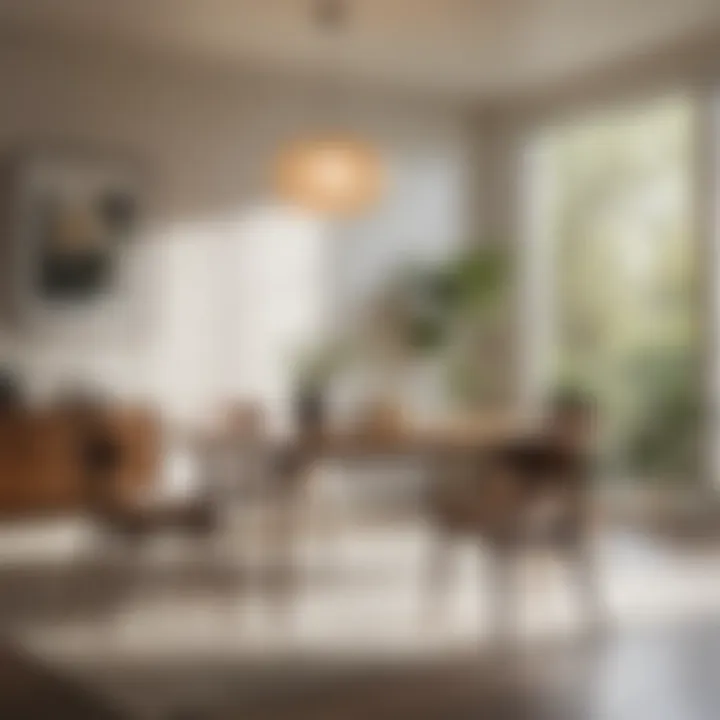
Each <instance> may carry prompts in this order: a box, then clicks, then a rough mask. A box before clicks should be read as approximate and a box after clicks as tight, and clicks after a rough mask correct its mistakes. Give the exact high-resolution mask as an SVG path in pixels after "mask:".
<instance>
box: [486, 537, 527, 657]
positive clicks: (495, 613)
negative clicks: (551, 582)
mask: <svg viewBox="0 0 720 720" xmlns="http://www.w3.org/2000/svg"><path fill="white" fill-rule="evenodd" d="M517 560H518V558H517V552H516V551H514V550H513V549H512V548H506V547H502V546H494V547H492V548H491V549H490V552H489V578H488V580H489V582H488V591H489V599H490V602H489V612H488V615H487V619H488V623H489V634H490V638H491V640H492V641H494V642H497V643H501V644H504V643H506V642H508V641H510V640H511V639H512V638H513V637H514V635H515V632H516V630H517V624H518V619H519V618H518V587H517Z"/></svg>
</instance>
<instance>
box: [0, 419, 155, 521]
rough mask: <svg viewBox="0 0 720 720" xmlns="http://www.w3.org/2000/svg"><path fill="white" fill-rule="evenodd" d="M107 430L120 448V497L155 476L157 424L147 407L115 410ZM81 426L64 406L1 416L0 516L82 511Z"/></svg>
mask: <svg viewBox="0 0 720 720" xmlns="http://www.w3.org/2000/svg"><path fill="white" fill-rule="evenodd" d="M109 422H110V427H111V428H112V429H113V432H114V433H116V440H117V441H118V442H119V443H120V445H121V447H122V453H121V461H120V467H119V470H118V472H117V475H116V478H117V480H116V482H117V483H118V485H119V490H120V492H121V493H122V494H123V495H127V496H133V495H136V494H137V493H138V492H141V491H142V489H143V488H145V487H147V486H148V485H149V484H150V483H152V482H153V479H154V478H155V477H157V474H158V467H159V462H160V423H159V421H158V419H157V417H156V416H155V415H154V414H153V413H152V412H151V411H150V410H148V409H147V408H144V407H139V406H119V405H118V406H116V407H113V408H112V411H111V412H110V414H109ZM81 433H82V428H81V427H79V426H78V423H77V422H76V421H75V420H74V416H73V413H72V412H70V411H68V410H67V409H65V408H62V407H53V408H51V407H48V408H42V409H26V408H13V409H7V410H4V411H2V412H0V518H2V519H12V518H22V517H31V516H36V515H47V514H55V513H66V512H74V511H78V510H82V509H83V508H84V507H86V500H87V498H86V492H87V490H86V484H85V481H86V476H85V468H84V467H83V457H82V452H80V447H81V443H82V439H81Z"/></svg>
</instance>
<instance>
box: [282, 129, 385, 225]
mask: <svg viewBox="0 0 720 720" xmlns="http://www.w3.org/2000/svg"><path fill="white" fill-rule="evenodd" d="M276 184H277V190H278V191H279V193H280V195H281V197H282V198H283V199H284V200H285V201H287V202H289V203H291V204H293V205H295V206H298V207H301V208H304V209H306V210H310V211H312V212H317V213H321V214H327V215H353V214H356V213H359V212H361V211H362V210H364V209H365V208H367V207H368V206H369V205H371V204H372V203H373V202H375V201H376V200H377V199H378V197H379V196H380V193H381V192H382V190H383V187H384V185H385V173H384V168H383V166H382V162H381V160H380V157H379V155H378V153H377V152H376V151H375V149H374V148H373V147H372V146H371V145H369V144H367V143H364V142H362V141H361V140H359V139H356V138H352V137H342V136H336V137H319V138H315V139H312V138H311V139H305V140H301V141H299V142H296V143H294V144H292V145H290V146H288V147H287V148H285V149H284V151H283V152H281V154H280V156H279V157H278V159H277V167H276Z"/></svg>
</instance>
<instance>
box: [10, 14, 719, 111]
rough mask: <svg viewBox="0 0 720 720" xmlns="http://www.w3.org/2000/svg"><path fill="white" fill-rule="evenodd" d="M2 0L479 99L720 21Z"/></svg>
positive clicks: (192, 46)
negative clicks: (316, 14)
mask: <svg viewBox="0 0 720 720" xmlns="http://www.w3.org/2000/svg"><path fill="white" fill-rule="evenodd" d="M349 2H350V7H349V22H348V24H347V25H346V26H345V27H344V28H341V29H339V30H338V32H336V33H328V31H326V30H323V29H321V28H319V27H318V26H317V25H316V24H315V23H314V22H313V20H312V12H311V11H312V7H313V0H3V1H2V3H1V4H0V28H4V29H5V31H6V32H12V33H13V34H14V35H15V36H16V37H18V36H19V37H23V33H25V34H27V36H28V37H29V36H33V37H38V36H39V37H42V38H46V37H48V36H51V35H52V36H53V37H58V38H65V39H67V40H70V41H72V42H73V43H75V44H82V43H83V42H88V43H92V44H94V45H97V44H98V43H99V44H102V45H106V46H109V47H118V48H121V49H125V50H138V51H140V50H153V51H159V52H163V53H168V54H170V53H173V54H175V55H179V54H182V55H184V56H187V57H190V58H192V59H194V60H201V59H202V60H207V61H212V62H218V63H223V64H227V65H228V66H238V67H245V68H247V67H251V68H261V69H263V70H266V69H269V70H281V71H301V72H304V73H308V74H318V75H319V74H322V75H340V74H343V75H352V76H355V77H357V78H359V79H363V80H366V81H371V82H382V83H385V84H387V85H404V86H407V87H409V88H416V89H427V90H443V91H448V92H457V93H464V94H468V95H470V94H471V95H473V96H477V97H483V96H491V95H493V94H498V93H513V92H522V91H525V90H529V89H537V88H538V87H542V86H544V85H548V84H553V83H561V82H562V81H563V80H565V79H568V78H575V77H578V75H582V73H583V72H590V71H595V70H597V69H599V68H602V67H603V66H604V65H606V64H617V63H618V62H620V61H622V60H624V59H625V58H629V57H631V56H635V55H639V54H643V53H647V52H650V51H654V50H656V49H658V48H661V47H662V46H663V45H672V44H673V43H674V42H676V41H678V40H679V39H681V38H688V37H692V35H693V33H696V32H697V33H701V32H702V33H706V32H707V30H708V28H714V27H719V28H720V1H719V0H349Z"/></svg>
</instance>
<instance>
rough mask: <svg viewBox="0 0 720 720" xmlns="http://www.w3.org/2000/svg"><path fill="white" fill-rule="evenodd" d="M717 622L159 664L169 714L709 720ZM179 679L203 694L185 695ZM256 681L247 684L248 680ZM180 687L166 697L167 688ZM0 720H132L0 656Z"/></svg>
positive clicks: (320, 719)
mask: <svg viewBox="0 0 720 720" xmlns="http://www.w3.org/2000/svg"><path fill="white" fill-rule="evenodd" d="M718 668H720V620H718V619H714V620H713V619H708V618H706V619H703V620H697V621H694V622H692V623H690V624H685V625H681V626H673V627H663V628H657V627H656V628H653V629H649V628H646V629H644V630H641V631H635V632H628V631H623V632H622V633H621V634H618V635H613V634H612V633H610V634H608V635H605V636H604V637H600V636H594V637H588V638H585V639H584V640H580V639H577V638H576V639H575V640H573V641H572V642H565V643H563V642H556V643H554V644H545V645H541V644H540V645H538V644H536V645H534V646H533V647H532V648H529V647H526V648H525V649H521V648H515V650H514V651H512V652H510V651H505V652H503V653H497V654H493V653H491V652H489V651H485V652H482V653H477V654H472V655H463V656H455V657H448V658H445V659H443V660H438V659H436V660H435V661H433V663H427V664H419V665H416V666H412V667H409V666H405V667H399V666H390V665H388V666H382V664H376V665H375V666H373V667H357V668H354V669H351V668H347V667H345V668H344V669H342V670H339V669H338V668H333V667H331V666H325V667H323V666H315V667H306V668H301V667H297V666H296V667H295V669H294V670H292V669H290V668H285V669H281V668H276V669H275V671H274V674H273V675H272V676H270V675H267V676H265V677H264V678H263V677H261V676H259V675H257V674H253V672H250V673H249V674H248V673H246V672H245V670H243V668H242V667H233V666H232V665H225V666H222V665H215V666H213V665H212V664H211V665H209V666H208V665H207V663H205V662H203V663H198V664H195V665H194V664H193V663H192V662H189V663H186V664H185V666H184V670H183V671H180V672H179V671H178V668H177V666H176V667H175V668H162V667H156V668H153V669H152V670H150V671H149V672H148V669H147V668H145V671H146V672H148V677H147V678H146V681H147V682H149V683H152V682H154V683H155V684H156V685H157V684H158V683H159V682H160V680H161V679H163V680H164V685H165V696H166V698H165V699H166V703H165V704H164V707H163V709H162V711H159V712H157V713H151V714H150V715H144V714H143V715H138V717H153V718H166V719H167V720H172V719H176V720H183V719H185V720H192V719H197V720H200V719H202V720H241V719H242V720H248V719H249V720H252V719H256V720H291V719H292V720H330V719H331V718H339V719H343V720H361V719H365V718H372V719H373V720H385V719H386V718H387V719H388V720H390V719H391V718H392V719H393V720H396V719H397V718H413V719H417V720H435V719H438V720H439V719H443V720H466V719H470V718H488V720H637V719H638V718H652V720H715V719H716V718H717V717H718V712H719V711H720V683H718ZM185 675H187V678H188V679H189V680H190V681H191V682H194V683H195V684H196V685H197V683H198V680H199V679H202V680H204V686H205V693H204V697H203V698H196V700H195V701H193V702H188V701H187V700H185V701H181V700H180V699H179V698H180V697H181V696H182V695H183V693H182V692H181V691H180V689H181V688H182V685H183V684H184V680H185ZM251 680H252V682H251ZM173 687H175V688H176V689H177V690H178V692H177V696H178V700H177V702H175V703H173V692H172V688H173ZM0 717H2V718H3V720H5V719H7V720H24V719H27V720H44V719H45V718H48V720H50V719H52V720H64V719H65V718H68V720H70V719H72V720H84V719H87V720H96V719H97V720H105V719H108V720H110V719H117V720H120V718H122V717H127V718H131V717H133V715H132V714H131V713H128V714H125V715H122V714H120V713H119V712H117V711H114V710H112V709H111V708H110V707H109V706H108V705H107V704H104V703H103V702H101V701H100V700H99V699H98V698H97V697H96V696H95V695H94V694H93V691H92V689H91V688H84V689H81V688H80V687H79V686H77V685H76V684H75V683H73V682H70V681H68V680H64V679H60V678H58V677H57V676H55V675H53V674H52V673H51V672H49V671H48V670H46V669H44V668H41V667H40V666H39V665H37V664H36V663H33V662H31V661H30V660H28V659H27V658H26V657H23V656H21V655H19V654H18V653H16V652H12V651H9V650H6V651H3V652H2V653H0Z"/></svg>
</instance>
